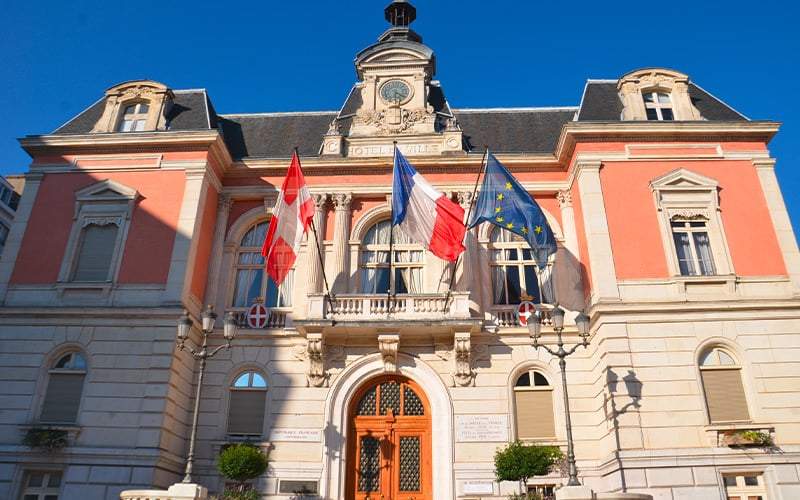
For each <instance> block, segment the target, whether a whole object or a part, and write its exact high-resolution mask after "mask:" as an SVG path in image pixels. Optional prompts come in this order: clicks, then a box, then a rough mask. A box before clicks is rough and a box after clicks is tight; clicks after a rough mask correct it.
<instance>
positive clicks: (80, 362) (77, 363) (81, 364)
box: [72, 353, 86, 370]
mask: <svg viewBox="0 0 800 500" xmlns="http://www.w3.org/2000/svg"><path fill="white" fill-rule="evenodd" d="M72 369H73V370H85V369H86V360H85V359H83V356H81V355H80V354H78V353H73V354H72Z"/></svg>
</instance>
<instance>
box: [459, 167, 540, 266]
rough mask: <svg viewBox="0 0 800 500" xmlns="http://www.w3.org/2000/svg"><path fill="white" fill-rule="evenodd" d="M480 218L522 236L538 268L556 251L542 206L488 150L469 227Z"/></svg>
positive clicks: (479, 221) (473, 225) (478, 222)
mask: <svg viewBox="0 0 800 500" xmlns="http://www.w3.org/2000/svg"><path fill="white" fill-rule="evenodd" d="M483 221H486V222H490V223H492V224H494V225H496V226H499V227H501V228H503V229H506V230H508V231H511V232H512V233H516V234H518V235H520V236H522V237H523V238H525V241H527V242H528V244H529V245H530V246H531V250H532V251H533V256H534V259H536V263H537V264H538V265H539V268H540V269H542V268H544V267H545V266H546V265H547V259H548V257H549V256H550V255H551V254H553V253H555V252H556V239H555V237H554V236H553V231H552V230H551V229H550V226H549V225H548V224H547V219H545V216H544V213H543V212H542V209H541V208H539V205H538V204H537V203H536V202H535V201H534V200H533V198H532V197H531V195H530V194H529V193H528V192H527V191H525V189H524V188H523V187H522V186H521V185H520V183H519V182H518V181H517V180H516V179H515V178H514V177H512V175H511V174H510V173H509V172H508V170H506V168H505V167H504V166H503V165H502V164H501V163H500V162H499V161H497V159H496V158H495V157H494V156H493V155H492V154H491V153H489V154H488V159H487V162H486V173H485V174H484V176H483V184H482V185H481V193H480V194H479V195H478V203H477V204H476V207H475V212H474V214H473V215H472V220H471V221H470V224H469V227H470V228H472V227H475V226H477V225H478V224H480V223H481V222H483Z"/></svg>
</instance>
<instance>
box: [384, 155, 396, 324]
mask: <svg viewBox="0 0 800 500" xmlns="http://www.w3.org/2000/svg"><path fill="white" fill-rule="evenodd" d="M392 144H394V148H393V149H392V202H391V203H390V205H391V209H392V215H391V219H390V220H389V288H388V289H387V290H386V302H387V303H386V308H387V309H388V310H391V303H390V302H391V300H392V290H393V289H394V287H393V286H392V285H394V254H393V253H392V252H393V251H394V176H395V174H396V173H397V172H396V171H397V167H396V165H395V164H396V163H397V141H394V142H393V143H392Z"/></svg>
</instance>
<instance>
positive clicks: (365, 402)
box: [356, 387, 376, 416]
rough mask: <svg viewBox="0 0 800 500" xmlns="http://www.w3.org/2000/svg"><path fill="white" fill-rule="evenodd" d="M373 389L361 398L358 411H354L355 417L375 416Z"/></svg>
mask: <svg viewBox="0 0 800 500" xmlns="http://www.w3.org/2000/svg"><path fill="white" fill-rule="evenodd" d="M375 401H376V398H375V387H373V388H372V389H370V390H369V391H367V393H366V394H364V397H362V398H361V401H359V402H358V409H357V410H356V415H360V416H363V415H367V416H372V415H375Z"/></svg>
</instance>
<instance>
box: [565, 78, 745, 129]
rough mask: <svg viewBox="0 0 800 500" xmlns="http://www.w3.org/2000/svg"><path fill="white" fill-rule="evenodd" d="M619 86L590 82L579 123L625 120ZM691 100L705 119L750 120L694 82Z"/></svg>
mask: <svg viewBox="0 0 800 500" xmlns="http://www.w3.org/2000/svg"><path fill="white" fill-rule="evenodd" d="M617 83H618V80H589V81H588V82H587V83H586V87H585V88H584V92H583V99H582V100H581V105H580V110H579V111H578V118H577V120H578V121H579V122H581V121H604V122H614V121H622V108H623V102H622V99H621V98H620V95H619V90H618V88H617ZM689 98H690V99H691V101H692V104H693V105H694V106H695V107H696V108H697V109H698V111H700V114H701V115H702V116H703V118H704V119H705V120H709V121H747V118H746V117H745V116H743V115H742V114H740V113H738V112H737V111H736V110H734V109H733V108H731V107H730V106H728V105H727V104H725V103H724V102H722V101H721V100H719V99H717V98H716V97H714V96H713V95H711V94H709V93H708V92H706V91H705V90H703V89H702V88H701V87H699V86H698V85H695V84H694V83H691V82H690V83H689Z"/></svg>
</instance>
